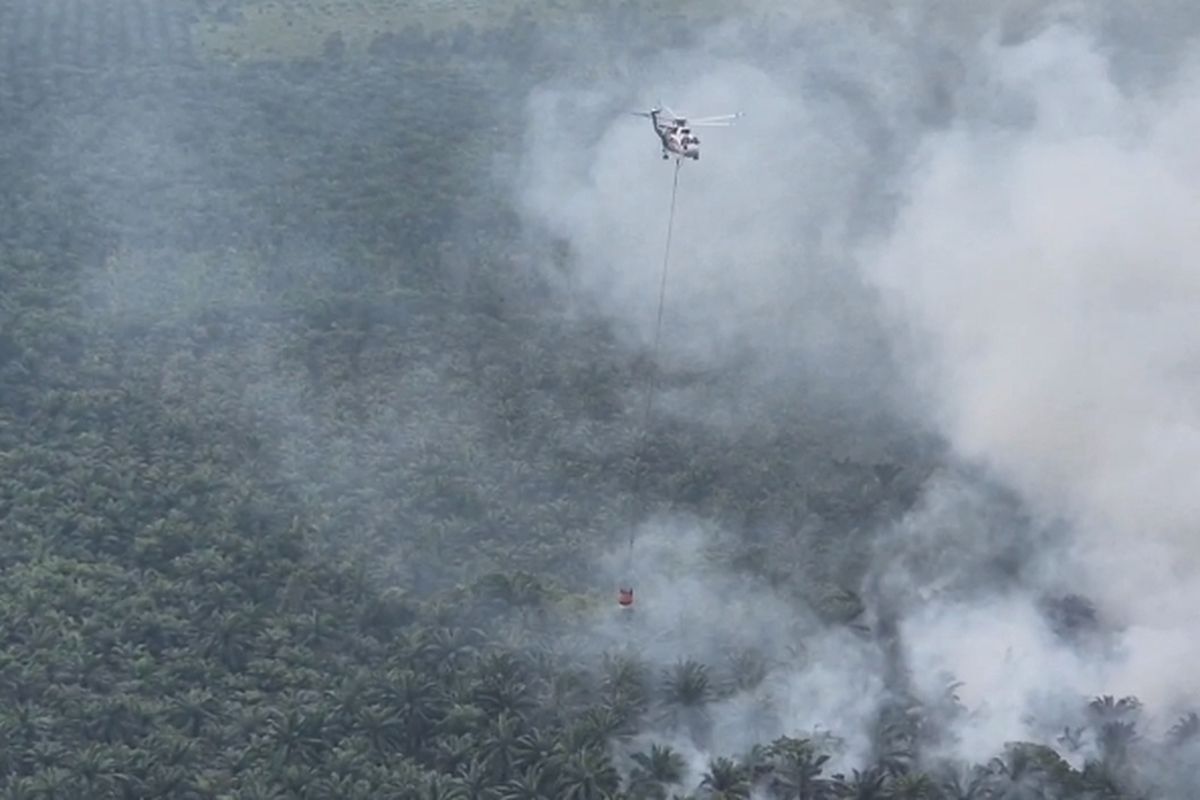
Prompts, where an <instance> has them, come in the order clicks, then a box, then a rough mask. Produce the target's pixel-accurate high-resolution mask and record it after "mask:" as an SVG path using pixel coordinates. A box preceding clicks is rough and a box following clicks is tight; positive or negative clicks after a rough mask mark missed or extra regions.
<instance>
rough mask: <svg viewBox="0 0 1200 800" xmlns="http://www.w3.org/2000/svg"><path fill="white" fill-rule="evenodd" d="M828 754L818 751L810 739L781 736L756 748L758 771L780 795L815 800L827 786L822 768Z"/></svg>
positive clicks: (799, 799)
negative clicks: (765, 746) (822, 776)
mask: <svg viewBox="0 0 1200 800" xmlns="http://www.w3.org/2000/svg"><path fill="white" fill-rule="evenodd" d="M827 761H829V756H828V755H826V754H824V753H818V752H817V750H816V748H815V747H814V746H813V744H812V742H810V741H809V740H808V739H794V738H792V737H790V736H780V737H779V738H778V739H776V740H775V741H773V742H772V743H771V744H770V746H769V747H767V748H765V750H761V751H756V758H755V763H756V767H755V770H754V771H755V773H756V774H757V777H758V778H759V779H760V780H761V779H764V778H765V781H766V784H767V786H768V787H769V788H770V789H771V791H772V792H774V793H775V794H776V795H777V796H779V797H786V798H790V799H791V800H815V798H818V797H820V796H821V795H822V794H823V793H824V792H825V789H826V788H827V787H828V781H826V780H825V779H823V778H821V777H820V776H821V772H822V770H823V769H824V767H825V763H826V762H827Z"/></svg>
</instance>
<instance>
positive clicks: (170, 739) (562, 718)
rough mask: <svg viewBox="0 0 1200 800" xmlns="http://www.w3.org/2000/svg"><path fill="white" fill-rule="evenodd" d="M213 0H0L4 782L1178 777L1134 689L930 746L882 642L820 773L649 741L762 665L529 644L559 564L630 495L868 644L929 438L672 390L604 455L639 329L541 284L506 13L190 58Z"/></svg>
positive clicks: (704, 726) (675, 736)
mask: <svg viewBox="0 0 1200 800" xmlns="http://www.w3.org/2000/svg"><path fill="white" fill-rule="evenodd" d="M247 5H248V4H239V3H230V2H226V3H216V2H195V3H187V2H178V3H161V2H149V0H94V1H93V0H87V2H85V1H84V0H13V1H12V2H6V3H2V4H0V178H2V180H0V531H2V535H0V632H2V636H3V649H2V650H0V697H2V698H3V701H4V702H3V703H0V787H2V790H3V796H4V797H10V798H34V797H47V798H49V797H61V798H82V797H88V798H110V797H111V798H156V797H163V798H168V797H169V798H232V797H238V798H284V797H294V798H306V799H312V800H315V799H316V798H414V800H415V799H418V798H420V799H425V798H428V799H429V800H432V799H433V798H487V799H488V800H535V799H536V798H569V799H570V800H593V799H598V798H668V797H674V796H678V797H696V798H749V797H750V796H751V793H752V792H758V793H759V794H757V795H756V796H759V797H770V798H781V799H782V798H799V799H801V800H816V799H817V798H822V799H823V798H862V799H864V800H865V799H866V798H914V799H915V798H928V799H929V800H933V799H935V798H936V799H938V800H942V799H944V800H960V799H964V800H965V798H1002V797H1003V798H1097V799H1099V798H1118V797H1120V798H1135V797H1182V796H1185V795H1186V794H1187V793H1186V792H1184V794H1179V793H1176V794H1171V792H1180V791H1184V790H1183V789H1181V788H1179V787H1180V786H1183V787H1185V788H1186V786H1188V785H1190V786H1192V787H1194V786H1196V785H1197V784H1196V783H1194V782H1193V783H1190V784H1189V783H1188V781H1189V780H1190V779H1194V778H1195V777H1196V775H1195V774H1192V775H1191V776H1190V778H1189V776H1188V774H1187V772H1186V769H1187V768H1188V765H1192V766H1191V767H1190V768H1191V769H1193V770H1194V769H1195V767H1194V765H1195V764H1197V763H1200V759H1198V758H1197V755H1198V754H1200V751H1198V750H1197V746H1198V744H1197V743H1198V742H1200V737H1197V732H1198V731H1200V723H1198V722H1197V718H1196V716H1195V714H1191V715H1190V716H1186V717H1183V718H1182V719H1181V720H1180V721H1179V723H1178V724H1177V725H1176V726H1175V727H1174V728H1172V729H1171V730H1170V733H1169V735H1168V736H1167V738H1166V740H1165V741H1163V742H1159V741H1157V740H1156V739H1153V738H1152V737H1149V735H1146V736H1143V735H1142V734H1141V728H1139V724H1140V722H1141V713H1142V712H1141V708H1140V705H1139V704H1138V703H1137V701H1136V700H1134V699H1132V698H1124V699H1121V698H1116V699H1114V698H1111V697H1103V698H1097V699H1095V701H1094V702H1091V703H1090V705H1088V701H1087V700H1086V699H1085V700H1084V701H1083V702H1082V704H1081V706H1082V707H1081V710H1080V717H1081V720H1082V725H1081V726H1080V727H1078V728H1076V729H1068V730H1067V731H1065V732H1064V734H1063V736H1062V737H1061V738H1060V743H1061V747H1060V748H1059V750H1058V751H1056V750H1055V749H1052V748H1049V747H1045V746H1040V745H1034V744H1028V743H1020V742H1014V743H1012V744H1011V745H1010V746H1008V747H1007V748H1006V749H1005V750H1004V751H1003V752H1001V753H997V754H996V755H995V758H994V759H992V760H991V761H988V762H986V763H980V764H967V763H959V762H957V761H954V760H950V759H945V758H942V757H940V756H938V755H937V753H938V752H939V750H938V745H939V744H941V743H944V741H946V737H947V736H948V735H949V733H948V730H949V728H950V726H951V725H952V724H953V722H954V721H955V720H956V719H958V718H959V716H960V712H961V709H960V708H959V707H958V706H957V705H956V702H957V701H956V698H954V697H953V690H951V691H950V692H949V693H948V699H946V700H945V702H943V703H941V704H939V705H937V706H928V707H927V706H925V705H923V704H922V703H920V702H919V701H917V700H916V699H915V698H913V697H911V696H910V695H908V694H907V693H906V692H907V688H906V684H907V682H908V681H907V678H906V677H905V670H904V669H903V668H902V667H897V668H896V669H895V670H893V672H894V673H895V677H894V679H893V680H891V683H892V684H893V685H891V686H890V687H889V688H890V690H891V695H892V700H891V701H890V702H889V703H887V704H885V707H884V708H883V709H882V710H881V712H880V715H879V720H878V724H877V725H876V726H875V731H874V735H873V747H872V754H871V762H870V763H868V764H863V765H860V767H859V768H858V769H855V770H852V771H850V772H849V773H848V774H843V773H841V772H837V773H835V772H834V771H833V770H832V769H831V767H830V759H831V757H832V756H834V755H835V754H836V753H837V752H838V740H837V738H836V736H829V735H825V736H818V735H816V734H814V733H812V732H805V731H794V732H793V733H792V734H789V735H787V736H783V737H773V738H771V739H768V740H766V741H762V742H760V743H759V744H758V745H756V746H755V747H753V748H751V749H749V750H748V751H746V752H743V753H728V754H720V755H713V757H712V760H711V761H710V762H709V763H708V764H707V766H706V767H704V768H703V769H702V770H701V771H700V773H699V774H693V772H694V770H692V765H689V764H688V763H687V762H686V760H685V758H684V755H683V754H682V753H681V751H680V745H679V742H680V741H690V742H692V743H693V744H695V745H698V746H701V747H703V746H704V744H705V743H706V741H707V740H708V739H709V737H710V736H711V735H712V733H713V729H714V726H717V725H719V724H721V719H720V717H719V716H718V715H714V714H713V713H711V711H712V709H714V708H715V707H716V706H717V705H718V704H719V703H721V702H722V701H723V700H725V699H728V698H730V697H733V696H735V695H738V694H740V693H748V692H749V693H753V692H754V691H756V690H757V689H758V688H759V687H760V685H762V684H763V681H764V678H765V677H766V676H767V674H768V672H769V671H770V669H771V668H772V665H771V664H769V663H767V661H766V660H765V659H764V657H762V656H760V655H758V654H756V653H753V652H739V653H732V654H730V657H729V658H728V659H727V660H725V661H721V662H716V661H714V662H713V663H705V662H704V661H702V660H700V659H699V657H693V655H691V654H681V655H680V659H679V661H678V662H677V663H675V664H673V665H671V664H668V665H665V666H664V665H662V664H655V663H651V662H650V661H649V660H648V659H645V658H642V657H641V656H639V654H637V653H636V652H635V653H632V654H631V653H625V652H613V653H611V654H609V655H608V656H607V657H604V658H599V659H597V658H593V657H592V656H590V655H585V654H583V653H579V652H573V651H570V650H569V649H563V648H559V647H555V646H553V641H552V638H551V637H549V636H547V635H546V634H547V633H548V632H553V631H558V630H563V629H567V628H570V627H571V626H577V625H579V624H580V623H579V620H581V619H585V618H590V617H588V616H587V615H588V614H591V613H593V608H594V606H595V605H597V604H599V605H601V606H608V605H612V597H611V592H612V590H613V587H611V586H609V585H607V584H605V583H603V582H602V581H599V580H597V578H596V577H595V576H594V575H593V574H592V571H591V570H590V568H589V564H590V563H591V561H590V559H591V557H592V556H594V555H595V554H597V553H600V552H602V551H606V550H608V549H611V548H612V547H614V546H615V543H617V542H619V541H620V537H622V536H623V535H624V532H623V531H624V528H623V520H624V519H625V517H624V515H625V514H626V513H627V509H628V508H629V507H630V505H631V500H632V501H634V504H635V505H637V506H638V507H641V508H663V507H668V506H669V507H672V508H674V509H677V510H680V511H683V512H687V513H692V514H695V515H696V516H697V517H703V518H705V519H710V520H714V521H717V522H718V523H720V524H721V525H724V526H727V528H728V529H730V530H740V531H746V532H747V534H746V537H745V539H744V541H742V542H741V543H740V544H738V545H736V546H734V547H732V548H728V549H726V550H722V551H720V552H714V553H713V554H712V556H711V557H712V558H713V559H714V560H717V561H719V562H720V564H719V565H720V566H721V567H722V568H723V569H729V570H732V571H733V572H735V573H736V574H738V575H741V576H745V578H746V580H748V581H749V580H752V581H761V582H763V583H764V584H765V585H770V586H773V587H777V588H780V589H781V590H783V591H785V592H788V593H789V596H790V597H792V598H793V600H794V602H795V603H796V604H797V606H798V607H804V608H806V609H811V610H814V611H815V612H816V614H817V617H818V618H819V619H820V620H821V624H822V625H825V626H828V627H831V628H838V627H844V628H848V629H851V630H852V631H854V635H858V636H866V637H873V636H877V637H881V638H886V635H887V631H886V627H887V626H886V624H876V623H875V622H873V621H870V620H868V621H864V620H866V616H868V615H865V614H864V607H863V602H862V601H861V600H860V599H859V598H858V596H857V595H856V594H855V592H856V591H857V589H858V587H859V585H860V581H861V579H862V566H859V567H855V566H854V564H855V563H856V560H855V558H854V557H853V554H854V553H856V552H859V553H860V557H859V558H858V562H859V563H860V564H864V563H865V560H866V558H867V549H868V548H869V546H870V544H871V541H870V537H871V536H872V535H873V534H871V533H869V532H870V531H873V530H876V529H877V528H878V527H879V525H880V523H882V522H883V521H885V520H888V519H894V518H895V517H896V516H897V515H899V514H900V513H902V512H903V511H904V510H905V509H906V508H908V507H909V506H910V505H911V504H912V503H913V502H914V499H915V498H916V496H917V495H918V494H919V490H920V486H921V485H922V483H923V481H924V480H925V479H926V477H927V476H928V475H929V473H930V472H931V471H932V470H933V469H935V468H936V467H937V465H938V462H937V460H938V458H939V456H938V451H937V448H936V446H934V445H932V444H930V443H929V442H927V441H925V440H924V439H923V438H921V437H920V436H918V435H916V434H913V433H912V432H911V431H909V430H907V429H906V428H905V427H904V426H902V425H900V424H899V423H897V422H891V421H888V420H887V419H884V418H875V419H872V420H870V421H869V422H867V421H864V420H863V419H861V418H859V417H858V416H857V415H855V414H854V413H853V412H851V411H848V410H839V409H838V408H837V407H836V406H835V405H833V404H829V403H823V402H819V401H818V400H815V399H814V400H813V401H812V402H811V403H809V402H807V400H808V398H805V397H804V396H802V395H801V396H798V397H797V399H796V402H795V404H794V406H793V410H792V411H790V412H788V413H786V414H781V415H775V416H772V417H770V418H763V419H753V420H750V421H748V423H747V424H746V425H745V426H744V428H743V429H742V430H741V431H740V432H739V433H738V434H737V438H736V441H735V442H733V443H732V446H731V441H730V439H729V437H728V436H727V435H724V434H721V433H720V432H716V431H714V430H712V429H711V428H709V427H706V426H704V425H701V424H699V423H695V424H689V423H687V422H684V421H680V420H677V419H676V420H672V419H667V418H664V419H662V420H660V421H659V422H657V423H656V424H655V427H654V428H653V429H652V430H651V431H650V432H649V441H648V444H647V447H646V449H645V450H644V451H638V450H636V449H635V445H636V442H637V437H636V435H635V433H636V426H637V408H638V406H637V403H634V402H630V398H631V397H635V396H636V391H637V390H638V387H640V386H641V381H642V378H643V376H644V369H645V366H644V360H645V358H646V354H644V353H632V352H628V351H627V350H626V349H624V348H623V347H622V346H620V345H619V344H618V340H617V339H616V337H614V336H613V335H612V332H611V331H609V330H608V329H607V327H606V325H605V323H604V322H603V321H602V320H591V319H580V318H578V317H569V316H566V315H564V314H561V313H559V312H557V311H556V310H555V307H554V303H553V302H549V301H550V299H551V298H553V296H554V295H553V294H552V293H551V292H550V291H549V290H548V289H546V287H544V286H542V285H541V284H540V279H539V278H538V276H537V273H536V272H535V271H531V270H529V269H528V268H527V264H528V261H529V260H530V259H533V258H539V257H544V253H543V251H541V250H538V249H536V248H534V249H532V250H531V249H530V248H531V247H533V245H530V243H529V242H528V240H527V239H526V238H524V237H523V236H522V231H521V227H520V225H519V223H518V220H517V218H516V215H515V213H514V211H513V210H512V209H511V205H510V204H511V198H510V197H509V196H508V195H507V193H506V190H505V187H504V186H502V185H499V184H496V183H493V182H489V180H488V179H487V175H488V171H487V166H488V164H489V163H490V162H489V160H488V159H490V158H492V157H493V156H495V155H496V152H497V150H498V149H502V146H500V147H499V148H498V144H497V143H503V142H506V141H508V142H519V141H520V137H521V132H522V129H523V125H524V124H525V120H524V119H523V117H522V116H521V112H520V108H521V104H522V102H523V98H524V96H525V94H526V92H527V91H528V90H529V88H530V87H531V86H533V85H534V84H535V83H537V82H538V81H539V80H542V79H544V78H546V77H549V76H551V75H553V74H554V73H555V72H556V70H559V69H561V68H562V65H561V64H560V62H559V61H558V60H557V59H558V58H559V57H560V56H561V54H559V53H556V52H555V51H554V49H553V48H545V47H541V46H539V45H538V44H537V42H538V41H539V40H540V38H539V34H540V33H541V31H540V30H539V26H540V25H541V22H540V21H539V17H538V15H537V14H536V13H535V12H531V11H529V10H525V11H517V12H514V13H512V14H511V15H510V16H509V17H508V18H506V19H499V20H497V21H496V22H495V24H492V23H490V22H489V23H488V24H480V25H471V24H466V23H464V24H462V25H458V26H449V27H442V28H439V29H434V30H428V29H426V28H425V27H424V26H422V25H421V24H420V23H419V22H414V23H413V24H412V25H411V26H408V27H403V28H395V29H388V30H380V31H378V32H377V33H376V34H375V35H374V37H373V38H372V40H371V42H370V46H369V47H367V48H365V50H363V51H362V52H357V51H354V50H352V49H348V48H347V47H346V46H345V45H344V44H339V40H338V39H330V40H329V41H328V42H327V46H325V47H324V49H323V55H322V56H321V57H319V58H300V59H291V60H267V61H254V60H247V61H246V62H245V63H240V64H231V63H225V62H222V61H221V60H220V59H214V58H210V57H207V56H206V55H205V54H204V53H202V52H200V51H199V49H198V48H197V46H196V45H195V43H194V41H193V38H194V36H195V32H196V30H198V28H199V26H202V25H204V24H206V23H208V22H210V21H213V20H231V19H232V20H236V19H237V15H238V14H239V13H243V12H244V11H245V8H246V7H247ZM335 5H336V4H335ZM591 13H593V14H595V15H596V17H597V19H599V20H600V21H601V22H602V23H603V24H604V25H605V26H606V27H605V28H604V30H608V31H610V32H616V33H619V34H620V36H619V37H615V38H621V39H623V40H625V42H626V45H627V46H628V47H630V48H634V49H636V48H642V49H643V50H646V51H648V50H650V49H652V48H653V47H655V46H657V43H660V42H663V41H668V42H673V43H678V44H683V43H686V42H687V41H688V39H689V37H690V36H692V35H693V34H692V32H691V31H692V26H691V25H689V24H687V20H685V19H684V18H683V17H682V16H681V15H679V14H673V13H670V14H669V13H652V12H649V11H645V10H642V9H641V8H640V6H638V7H635V6H634V4H630V3H624V4H620V3H607V4H597V5H596V7H595V8H594V9H593V11H592V12H591ZM550 38H551V39H552V38H553V37H550ZM668 379H671V380H676V381H681V382H687V381H699V380H704V379H705V378H704V376H699V377H696V376H687V375H681V376H668ZM864 443H866V444H864ZM847 452H856V453H873V454H876V455H875V456H873V457H866V456H864V457H861V458H858V457H848V456H846V455H845V454H846V453H847ZM639 458H640V460H639ZM638 469H642V470H644V474H643V476H642V478H643V479H641V480H635V475H634V471H635V470H638ZM635 487H637V488H638V489H639V491H640V493H641V495H640V496H639V497H636V498H630V496H629V494H630V492H631V491H633V489H634V488H635ZM801 531H803V533H801ZM833 550H836V551H837V553H836V554H835V555H830V552H831V551H833ZM846 553H851V554H852V555H851V557H847V556H846V555H845V554H846ZM822 559H825V560H822ZM802 564H809V565H812V564H815V565H816V566H810V567H809V568H808V569H807V571H805V570H803V569H802V568H801V566H799V565H802ZM847 565H850V566H847ZM802 575H803V579H802ZM816 575H819V576H822V577H821V579H822V580H824V581H825V583H824V584H823V585H822V584H818V583H815V580H814V579H813V576H816ZM1048 602H1049V601H1048ZM1048 608H1049V610H1048V612H1047V613H1048V614H1049V616H1050V617H1051V618H1052V619H1053V621H1054V624H1055V625H1056V626H1057V627H1058V628H1059V629H1060V630H1061V631H1062V634H1063V635H1064V636H1067V637H1080V636H1084V635H1085V634H1087V632H1088V631H1089V630H1090V629H1091V628H1092V627H1093V626H1094V625H1095V624H1096V622H1095V615H1094V612H1093V611H1092V609H1091V608H1090V607H1089V606H1088V605H1087V603H1086V600H1084V599H1082V598H1079V597H1074V596H1070V597H1066V598H1065V599H1063V600H1061V601H1053V602H1050V603H1049V606H1048ZM613 613H614V614H615V613H616V612H615V611H614V612H613ZM762 713H763V714H765V715H769V714H771V713H772V711H771V709H770V708H765V709H763V711H762ZM833 727H834V734H836V733H837V730H836V726H833ZM1079 754H1082V755H1079ZM1064 757H1069V759H1070V764H1069V763H1068V761H1067V760H1065V758H1064ZM1071 764H1074V765H1075V766H1071ZM1166 775H1169V776H1171V777H1170V779H1169V781H1173V782H1168V779H1167V778H1164V777H1162V776H1166Z"/></svg>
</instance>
